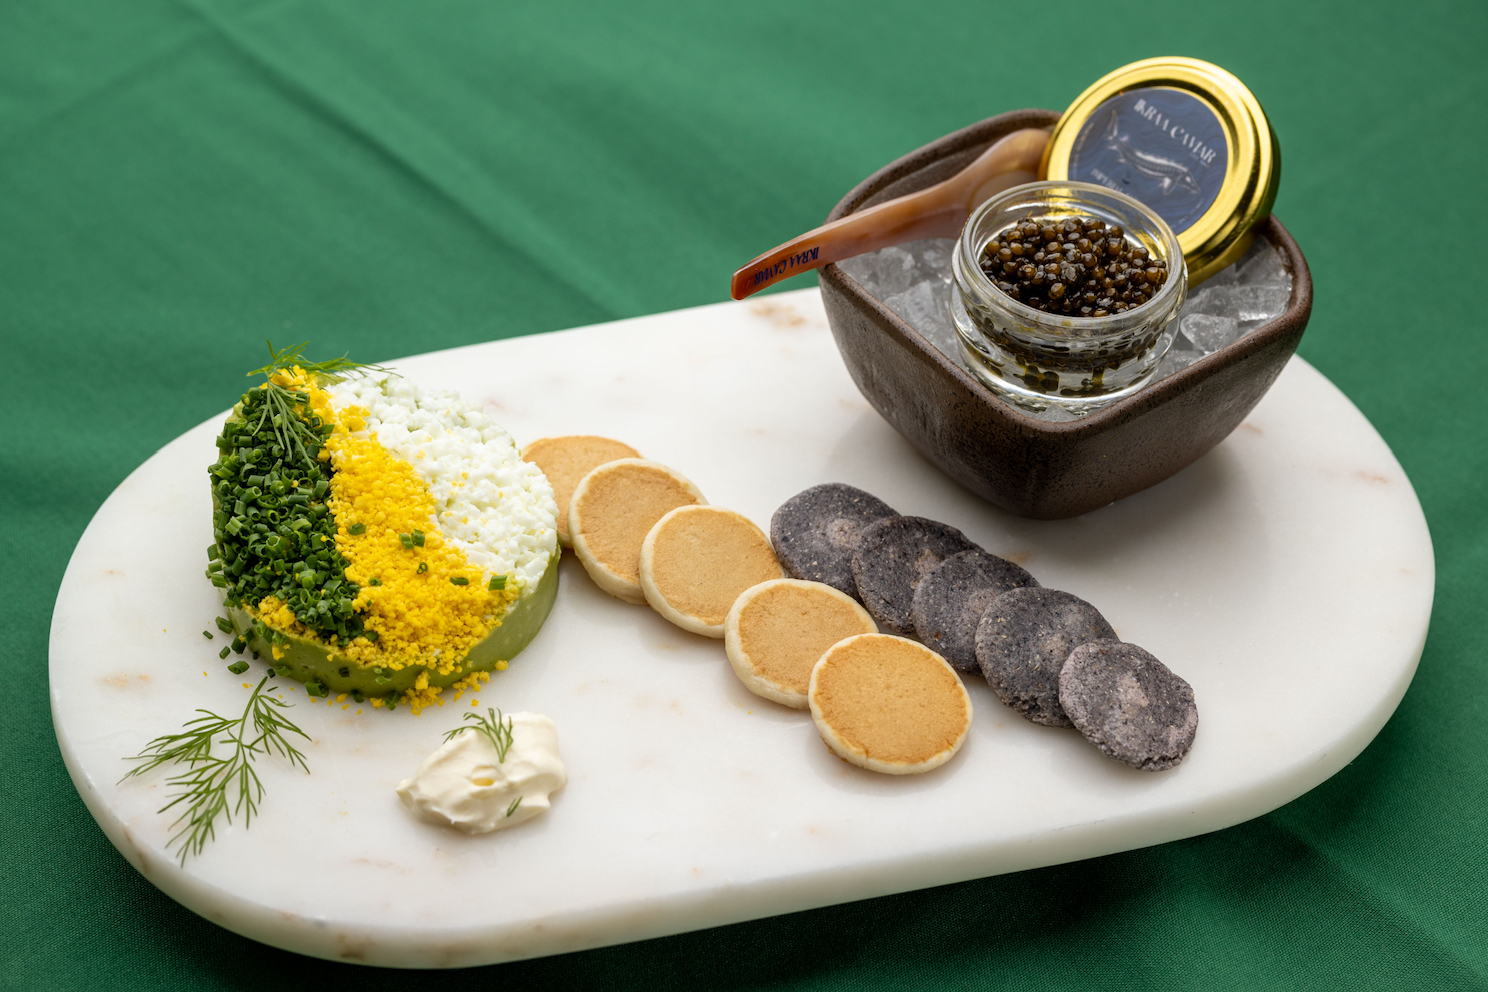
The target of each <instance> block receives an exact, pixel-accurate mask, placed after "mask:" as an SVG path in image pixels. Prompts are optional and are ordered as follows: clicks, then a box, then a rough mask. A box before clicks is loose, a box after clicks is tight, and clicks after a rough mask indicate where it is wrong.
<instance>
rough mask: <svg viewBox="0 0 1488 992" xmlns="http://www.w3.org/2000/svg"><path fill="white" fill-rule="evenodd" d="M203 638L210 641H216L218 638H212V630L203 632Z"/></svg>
mask: <svg viewBox="0 0 1488 992" xmlns="http://www.w3.org/2000/svg"><path fill="white" fill-rule="evenodd" d="M202 636H203V637H205V638H206V639H207V640H209V641H212V640H216V638H214V637H213V636H212V632H211V631H210V630H204V631H202Z"/></svg>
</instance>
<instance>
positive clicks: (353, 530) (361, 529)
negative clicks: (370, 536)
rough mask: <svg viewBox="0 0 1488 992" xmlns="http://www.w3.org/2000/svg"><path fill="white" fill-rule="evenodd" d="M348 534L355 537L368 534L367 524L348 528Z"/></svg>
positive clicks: (353, 525)
mask: <svg viewBox="0 0 1488 992" xmlns="http://www.w3.org/2000/svg"><path fill="white" fill-rule="evenodd" d="M346 532H347V533H348V534H351V535H353V536H358V537H359V536H361V535H362V534H365V533H367V525H366V524H352V525H351V526H350V527H348V528H346Z"/></svg>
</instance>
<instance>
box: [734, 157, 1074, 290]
mask: <svg viewBox="0 0 1488 992" xmlns="http://www.w3.org/2000/svg"><path fill="white" fill-rule="evenodd" d="M1048 140H1049V133H1048V132H1047V131H1044V130H1041V129H1038V128H1025V129H1023V130H1021V131H1014V132H1013V133H1012V134H1009V135H1007V136H1005V137H1003V138H1002V139H1000V140H999V141H997V142H996V143H994V144H993V145H992V146H991V147H990V148H988V149H987V150H986V151H985V152H983V153H982V154H981V155H980V156H978V157H977V159H976V160H975V161H974V162H972V163H971V164H970V165H968V166H967V167H966V168H964V169H962V170H961V171H960V172H958V173H956V174H955V175H954V176H952V177H951V178H949V179H947V180H945V181H944V182H940V183H936V184H935V185H934V186H929V187H927V188H925V189H922V190H920V191H919V192H917V193H910V194H908V195H907V196H901V197H897V198H895V199H892V200H888V201H885V202H884V203H879V204H876V205H874V206H872V207H869V208H868V209H866V210H860V211H858V212H857V213H852V214H848V215H847V216H846V217H843V218H841V219H839V220H835V221H833V222H832V223H830V224H823V225H822V226H821V227H818V228H816V229H815V230H811V231H807V232H806V233H805V234H802V235H800V236H799V237H796V238H792V239H791V240H790V241H787V242H786V243H785V244H783V245H780V246H779V247H778V248H772V249H771V250H770V251H767V252H765V253H764V254H763V255H761V256H759V257H758V258H756V259H754V260H753V261H751V262H749V263H748V264H747V265H745V266H743V267H742V268H740V269H739V271H737V272H735V273H734V278H733V282H732V284H731V286H730V294H731V295H732V296H733V298H734V299H736V300H742V299H744V298H746V297H748V296H752V295H754V294H755V293H758V292H759V291H760V290H762V289H764V288H766V287H767V286H770V285H773V284H774V283H776V282H779V281H780V280H781V279H786V278H789V277H790V276H793V275H798V274H800V273H802V272H805V271H806V270H808V269H816V268H820V267H821V266H823V265H828V264H830V263H832V262H840V261H841V260H842V259H844V258H851V257H853V256H854V255H862V254H864V253H866V252H870V251H876V250H878V249H879V248H887V247H889V246H890V245H898V244H903V243H904V242H906V241H918V240H920V239H921V238H954V237H955V236H956V235H957V234H959V233H960V231H961V226H962V225H963V224H965V223H966V218H968V217H970V216H971V212H972V211H973V210H975V209H976V208H977V207H978V206H980V205H981V204H982V203H984V202H985V201H986V200H987V199H988V198H989V197H991V196H993V195H994V194H996V193H1000V192H1001V191H1003V190H1005V189H1008V188H1009V187H1012V186H1017V185H1020V184H1022V183H1027V182H1033V181H1034V180H1035V179H1037V178H1038V172H1039V164H1040V162H1041V160H1042V158H1043V154H1044V146H1045V145H1046V144H1047V143H1048Z"/></svg>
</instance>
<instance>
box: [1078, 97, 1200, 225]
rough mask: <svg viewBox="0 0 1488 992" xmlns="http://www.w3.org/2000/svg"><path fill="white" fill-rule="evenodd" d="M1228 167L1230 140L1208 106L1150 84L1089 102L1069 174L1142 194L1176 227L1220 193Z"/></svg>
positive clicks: (1191, 220)
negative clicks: (1091, 105)
mask: <svg viewBox="0 0 1488 992" xmlns="http://www.w3.org/2000/svg"><path fill="white" fill-rule="evenodd" d="M1228 167H1229V143H1228V142H1226V141H1225V133H1224V127H1223V126H1222V125H1221V124H1220V122H1219V118H1218V117H1217V116H1215V113H1214V111H1213V110H1211V109H1210V108H1209V105H1208V104H1206V103H1204V101H1203V100H1200V99H1199V98H1198V97H1196V96H1194V95H1192V94H1191V93H1186V92H1184V91H1183V90H1175V89H1168V88H1167V87H1159V86H1150V87H1145V88H1143V89H1136V90H1128V91H1127V92H1125V93H1121V94H1119V95H1117V96H1113V97H1112V98H1111V99H1109V100H1107V101H1106V102H1105V103H1103V104H1101V105H1100V106H1099V107H1097V108H1096V110H1095V113H1093V114H1091V115H1090V117H1089V119H1087V120H1086V121H1085V124H1084V126H1083V127H1081V128H1080V133H1079V135H1078V136H1077V137H1076V138H1075V144H1074V148H1072V149H1071V150H1070V160H1069V170H1068V175H1069V178H1070V179H1072V180H1075V181H1076V182H1084V183H1095V184H1097V185H1100V186H1105V187H1107V188H1108V189H1114V190H1118V191H1120V192H1122V193H1125V194H1127V195H1128V196H1132V197H1135V198H1136V199H1138V200H1141V201H1142V202H1143V203H1145V204H1146V205H1147V206H1148V207H1150V208H1151V209H1152V210H1153V211H1154V212H1155V213H1157V215H1158V216H1159V217H1161V218H1162V219H1163V220H1165V221H1167V222H1168V226H1169V227H1171V228H1172V229H1173V233H1175V234H1182V233H1183V232H1184V231H1186V230H1188V229H1189V228H1190V227H1192V226H1193V225H1194V224H1195V223H1196V222H1197V221H1198V220H1199V218H1200V217H1202V216H1204V212H1205V211H1206V210H1208V209H1209V207H1210V205H1212V204H1213V203H1214V199H1215V197H1217V196H1219V190H1220V187H1221V186H1223V185H1224V180H1225V171H1226V170H1227V169H1228Z"/></svg>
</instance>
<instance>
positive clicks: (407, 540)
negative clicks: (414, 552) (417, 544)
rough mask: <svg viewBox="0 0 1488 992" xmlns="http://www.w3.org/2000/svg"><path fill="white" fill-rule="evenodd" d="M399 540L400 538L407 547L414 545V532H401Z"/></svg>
mask: <svg viewBox="0 0 1488 992" xmlns="http://www.w3.org/2000/svg"><path fill="white" fill-rule="evenodd" d="M398 540H400V541H402V542H403V547H405V548H411V547H413V535H412V534H399V535H398Z"/></svg>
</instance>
